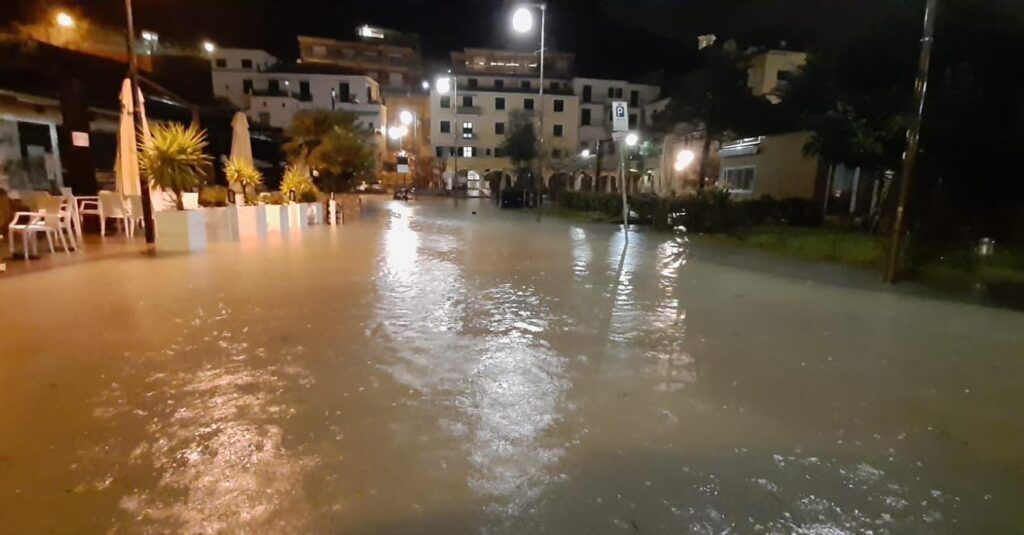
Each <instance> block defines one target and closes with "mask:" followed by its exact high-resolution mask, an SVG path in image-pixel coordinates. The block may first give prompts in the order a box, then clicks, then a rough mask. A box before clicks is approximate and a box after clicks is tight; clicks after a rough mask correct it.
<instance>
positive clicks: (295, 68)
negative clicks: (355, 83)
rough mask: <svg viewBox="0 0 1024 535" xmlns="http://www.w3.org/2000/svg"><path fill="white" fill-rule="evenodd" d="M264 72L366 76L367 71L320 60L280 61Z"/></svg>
mask: <svg viewBox="0 0 1024 535" xmlns="http://www.w3.org/2000/svg"><path fill="white" fill-rule="evenodd" d="M263 72H264V73H275V72H277V73H287V74H325V75H332V74H333V75H342V76H346V75H347V76H364V77H366V76H367V74H366V71H365V70H360V69H353V68H351V67H342V66H340V65H336V64H333V63H327V62H320V61H308V60H307V61H304V62H302V63H278V64H277V65H274V66H273V67H271V68H269V69H266V70H264V71H263Z"/></svg>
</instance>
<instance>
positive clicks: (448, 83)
mask: <svg viewBox="0 0 1024 535" xmlns="http://www.w3.org/2000/svg"><path fill="white" fill-rule="evenodd" d="M434 88H435V89H437V92H438V93H440V94H442V95H447V94H448V93H450V92H451V90H452V79H451V78H448V77H444V78H438V79H437V82H435V83H434Z"/></svg>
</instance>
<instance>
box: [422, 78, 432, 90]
mask: <svg viewBox="0 0 1024 535" xmlns="http://www.w3.org/2000/svg"><path fill="white" fill-rule="evenodd" d="M423 90H424V91H430V82H428V81H426V80H424V81H423Z"/></svg>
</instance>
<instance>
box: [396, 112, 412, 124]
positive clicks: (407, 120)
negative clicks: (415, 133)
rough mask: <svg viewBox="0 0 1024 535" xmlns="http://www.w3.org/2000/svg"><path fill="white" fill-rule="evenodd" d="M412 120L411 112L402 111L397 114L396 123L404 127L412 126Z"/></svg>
mask: <svg viewBox="0 0 1024 535" xmlns="http://www.w3.org/2000/svg"><path fill="white" fill-rule="evenodd" d="M412 119H413V117H412V112H411V111H409V110H402V112H401V113H399V114H398V121H399V122H400V123H402V124H404V125H409V124H412Z"/></svg>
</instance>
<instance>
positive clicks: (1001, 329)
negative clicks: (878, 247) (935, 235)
mask: <svg viewBox="0 0 1024 535" xmlns="http://www.w3.org/2000/svg"><path fill="white" fill-rule="evenodd" d="M473 211H475V212H476V214H474V213H473ZM876 278H877V277H876V275H875V274H873V273H872V274H862V273H850V272H845V271H843V270H840V269H837V268H828V267H814V266H811V267H803V266H798V265H790V264H788V261H786V260H782V259H774V258H771V257H761V256H748V254H747V253H737V252H732V251H722V250H715V249H706V248H702V247H700V246H697V245H694V244H691V243H689V242H688V241H687V240H686V239H685V237H683V236H673V235H671V234H658V233H653V232H650V233H649V232H638V233H631V234H630V236H629V239H628V243H627V242H626V240H625V239H624V236H623V234H622V232H621V230H620V229H618V228H617V227H615V226H612V225H596V224H586V223H578V222H572V221H569V220H564V219H556V218H553V217H549V218H546V219H545V221H544V222H543V223H541V224H538V223H536V222H535V221H534V219H533V215H532V214H529V213H519V212H499V211H497V210H496V209H494V208H493V206H491V205H489V204H487V203H486V202H484V201H469V202H468V203H466V202H461V201H460V203H459V206H458V208H455V207H453V206H452V205H451V204H450V203H447V202H445V201H441V200H423V201H420V202H418V203H412V204H403V203H397V202H391V201H385V200H383V199H380V200H379V201H371V202H369V203H368V205H367V208H366V210H365V212H364V214H363V218H362V219H361V220H359V221H357V222H355V223H351V224H349V225H347V226H345V227H341V228H337V229H332V228H327V227H318V228H314V229H313V230H311V231H310V232H308V233H306V234H304V235H293V236H292V237H290V238H288V239H285V240H282V239H280V238H276V239H275V238H271V239H270V240H269V241H268V242H266V243H242V244H236V245H219V246H216V247H213V248H212V249H211V250H210V251H208V252H207V253H205V254H201V255H194V256H177V257H167V258H160V259H146V258H141V257H140V258H117V259H110V260H104V261H96V262H91V263H87V264H83V265H78V266H73V267H68V268H63V269H54V270H50V271H44V272H39V273H33V274H28V275H21V276H18V277H11V278H9V279H6V280H0V303H2V309H0V310H2V312H0V319H2V322H3V323H2V325H3V327H2V328H0V332H2V334H0V407H2V409H0V532H2V533H19V534H21V533H220V532H227V533H232V532H245V533H702V534H703V533H708V534H710V533H809V534H810V533H814V534H817V533H821V534H839V533H865V532H872V533H1006V532H1019V531H1020V530H1021V529H1024V508H1022V507H1021V506H1022V504H1024V410H1022V407H1024V388H1022V383H1024V314H1021V313H1018V312H1012V311H1006V310H1000V309H993V308H984V307H980V306H975V305H970V304H961V303H956V302H949V301H943V300H939V299H937V298H934V297H931V296H929V295H926V294H924V293H923V292H917V291H908V290H906V289H900V290H899V291H896V292H894V291H891V290H888V289H886V288H885V287H883V286H881V285H879V284H876V283H875V279H876Z"/></svg>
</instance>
